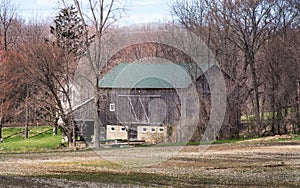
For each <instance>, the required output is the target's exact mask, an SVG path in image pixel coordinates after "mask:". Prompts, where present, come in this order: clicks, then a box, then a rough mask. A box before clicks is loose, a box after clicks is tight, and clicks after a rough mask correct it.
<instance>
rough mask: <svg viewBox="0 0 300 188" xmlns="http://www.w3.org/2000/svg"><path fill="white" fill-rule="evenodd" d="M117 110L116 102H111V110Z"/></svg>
mask: <svg viewBox="0 0 300 188" xmlns="http://www.w3.org/2000/svg"><path fill="white" fill-rule="evenodd" d="M115 110H116V105H115V103H110V105H109V111H111V112H114V111H115Z"/></svg>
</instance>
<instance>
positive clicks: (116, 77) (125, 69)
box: [98, 63, 202, 89]
mask: <svg viewBox="0 0 300 188" xmlns="http://www.w3.org/2000/svg"><path fill="white" fill-rule="evenodd" d="M191 66H194V68H192V67H191ZM195 67H197V65H195V64H194V65H193V64H187V63H185V64H174V63H120V64H118V65H117V66H115V67H114V68H112V69H111V70H110V71H109V72H108V73H107V74H106V75H104V76H103V77H102V79H100V81H99V83H98V86H99V88H140V89H162V88H164V89H171V88H186V87H188V86H189V85H190V84H191V83H192V79H193V78H198V77H199V76H200V75H201V74H202V72H201V71H200V69H199V68H196V69H195ZM189 70H193V71H192V73H191V71H189Z"/></svg>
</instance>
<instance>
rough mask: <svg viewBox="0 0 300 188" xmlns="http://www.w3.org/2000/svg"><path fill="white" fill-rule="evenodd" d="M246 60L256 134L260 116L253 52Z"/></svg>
mask: <svg viewBox="0 0 300 188" xmlns="http://www.w3.org/2000/svg"><path fill="white" fill-rule="evenodd" d="M246 61H248V63H249V65H250V71H251V76H252V85H253V89H254V103H255V106H254V110H255V122H256V127H257V131H258V134H260V131H261V117H260V104H259V91H258V87H259V86H258V83H257V75H256V68H255V58H254V52H250V53H249V55H248V57H246Z"/></svg>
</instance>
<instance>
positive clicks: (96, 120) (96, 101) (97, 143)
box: [94, 77, 101, 149]
mask: <svg viewBox="0 0 300 188" xmlns="http://www.w3.org/2000/svg"><path fill="white" fill-rule="evenodd" d="M96 80H97V81H96V86H95V88H94V96H95V98H94V105H95V110H94V147H95V149H99V148H100V126H101V125H100V124H101V123H100V119H99V112H100V107H99V94H98V80H99V78H98V77H97V79H96Z"/></svg>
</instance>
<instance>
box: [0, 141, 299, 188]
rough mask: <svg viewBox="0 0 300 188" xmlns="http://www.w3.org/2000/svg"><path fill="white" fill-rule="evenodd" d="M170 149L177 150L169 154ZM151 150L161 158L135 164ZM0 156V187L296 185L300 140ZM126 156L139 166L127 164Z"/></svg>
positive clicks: (297, 180)
mask: <svg viewBox="0 0 300 188" xmlns="http://www.w3.org/2000/svg"><path fill="white" fill-rule="evenodd" d="M174 148H175V150H178V149H181V151H180V152H179V153H176V154H173V153H172V151H173V150H174ZM204 149H205V150H204ZM128 152H130V153H131V154H132V153H133V154H134V155H131V154H128ZM170 153H172V155H169V154H170ZM124 154H127V155H124ZM161 154H165V155H164V156H163V157H161ZM150 155H151V156H152V157H153V156H156V157H157V156H160V157H161V158H160V159H161V161H159V162H156V163H149V165H140V164H147V163H148V162H149V161H147V158H146V157H145V156H150ZM107 156H110V157H111V158H107ZM0 159H1V161H0V187H300V141H281V142H274V141H270V140H268V141H258V142H241V143H236V144H218V145H211V146H209V147H207V148H206V146H187V147H185V148H176V147H175V146H173V147H166V146H164V147H154V148H153V147H150V148H148V147H141V148H137V149H135V150H132V149H126V148H125V149H107V150H105V152H104V154H103V155H102V153H99V152H96V151H93V150H90V151H56V152H48V153H25V154H14V153H11V154H7V153H6V154H0ZM107 159H109V160H107ZM130 159H132V161H135V162H136V161H138V162H139V165H138V166H134V165H132V164H133V163H127V164H126V163H125V162H126V161H127V162H128V160H130ZM123 163H124V164H125V165H122V164H123ZM128 164H129V165H128ZM74 174H77V175H78V174H79V175H78V176H72V175H74ZM95 174H98V175H99V176H95V178H89V176H93V175H95ZM100 174H101V176H100ZM69 175H71V176H69ZM83 175H86V178H85V176H83ZM106 175H112V176H109V177H108V176H106ZM130 175H133V176H140V175H141V177H139V178H136V179H135V178H134V177H130ZM76 177H77V178H76ZM82 177H84V178H82ZM124 177H126V178H129V177H130V181H127V180H128V179H126V178H125V179H124ZM149 177H151V181H150V180H149ZM107 178H110V179H107ZM122 178H123V179H122Z"/></svg>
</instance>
